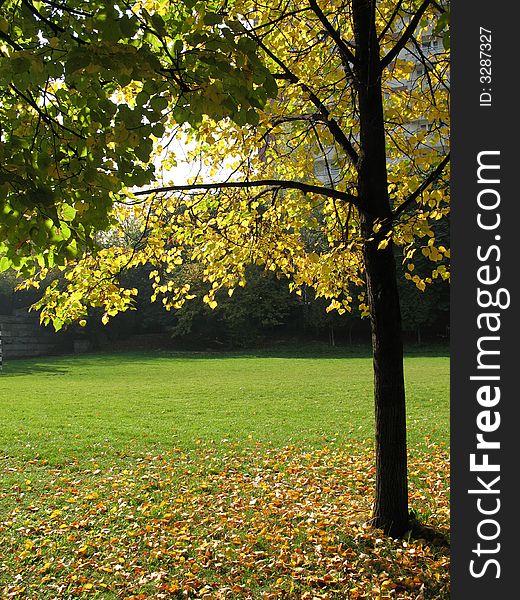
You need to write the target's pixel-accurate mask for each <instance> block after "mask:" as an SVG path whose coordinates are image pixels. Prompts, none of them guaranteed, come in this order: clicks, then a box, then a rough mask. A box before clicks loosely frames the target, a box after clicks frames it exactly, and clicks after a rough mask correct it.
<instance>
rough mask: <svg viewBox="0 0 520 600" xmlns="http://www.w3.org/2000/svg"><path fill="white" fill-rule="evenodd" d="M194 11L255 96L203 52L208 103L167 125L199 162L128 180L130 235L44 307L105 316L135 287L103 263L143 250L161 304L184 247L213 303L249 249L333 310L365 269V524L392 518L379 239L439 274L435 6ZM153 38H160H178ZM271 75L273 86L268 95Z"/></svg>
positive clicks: (288, 5) (395, 322)
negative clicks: (368, 481) (148, 180)
mask: <svg viewBox="0 0 520 600" xmlns="http://www.w3.org/2000/svg"><path fill="white" fill-rule="evenodd" d="M197 10H199V11H200V10H201V5H200V4H197V5H194V7H193V10H192V12H191V13H190V14H191V15H192V16H193V19H194V23H195V24H196V26H197V28H198V31H199V33H200V32H202V33H201V35H205V36H206V38H207V37H211V35H213V36H216V37H217V38H218V39H228V38H229V39H230V40H231V39H232V40H233V44H234V46H233V53H230V54H229V57H230V58H231V57H234V56H235V55H236V56H239V57H240V58H239V59H237V58H235V60H236V61H237V62H236V70H237V72H238V74H239V76H240V77H241V78H242V80H243V81H246V82H248V85H249V86H253V88H254V89H255V90H257V94H256V97H255V98H251V100H250V107H247V103H245V105H244V102H243V101H242V100H241V101H240V103H239V106H238V110H235V111H234V112H233V113H232V114H228V112H227V111H228V109H227V108H226V107H227V106H228V103H229V98H230V95H229V94H227V93H226V89H225V86H224V84H223V83H222V81H221V79H220V71H219V64H218V61H217V63H216V64H215V63H213V64H212V66H211V68H210V69H209V71H208V82H209V83H208V85H207V86H206V87H205V89H204V92H205V98H206V99H210V100H211V106H210V107H209V108H207V109H202V110H199V111H198V112H197V113H196V114H195V115H192V116H190V119H189V126H184V127H182V130H183V133H184V139H185V140H186V144H187V146H188V147H194V148H195V150H194V152H193V154H194V155H196V156H197V157H198V158H199V160H200V161H201V173H204V175H205V177H206V179H204V180H202V179H201V178H200V177H199V178H197V179H195V180H194V181H192V182H190V183H188V184H186V185H171V184H170V183H171V182H170V183H169V182H164V185H154V186H152V187H151V188H148V189H146V190H135V189H134V190H133V191H132V192H131V191H127V192H126V196H125V197H121V199H120V202H118V203H116V205H115V210H114V212H113V219H114V221H115V220H116V219H119V222H120V223H125V222H128V220H134V221H135V222H137V223H139V231H140V234H139V237H138V239H137V240H135V241H134V243H133V244H124V243H120V244H118V245H114V246H112V247H109V248H104V249H103V250H101V251H99V252H97V253H95V254H94V253H87V254H86V255H85V256H84V257H83V258H82V260H80V261H69V262H68V264H67V273H66V277H67V279H68V281H69V284H68V287H67V289H65V290H62V289H58V288H57V287H52V286H51V287H49V288H48V289H47V291H46V294H45V297H44V299H43V300H42V302H41V303H40V304H39V305H38V306H39V308H41V309H42V318H43V320H44V321H48V320H54V322H55V324H57V325H58V326H59V325H61V324H62V323H63V322H65V321H67V320H70V319H83V318H84V317H85V315H86V311H87V307H88V305H97V306H103V307H104V309H105V314H104V316H103V319H104V321H107V320H108V319H109V318H110V316H111V315H112V314H115V313H116V312H117V311H118V310H123V309H126V308H127V307H128V306H129V304H130V301H129V300H124V301H123V300H122V299H124V298H127V299H128V298H131V296H132V295H133V293H134V292H133V290H131V289H126V290H122V291H121V290H120V289H119V287H118V285H117V275H118V273H119V272H120V270H121V269H124V268H130V267H132V266H134V265H139V264H144V263H147V264H150V265H152V266H153V267H154V269H153V270H152V271H151V273H150V276H151V279H152V284H153V286H154V299H155V298H159V297H160V298H161V299H162V302H163V304H164V305H165V307H166V308H170V309H172V308H173V309H176V308H179V307H180V306H182V305H183V303H184V302H185V301H186V300H189V299H191V298H192V297H193V295H194V294H193V290H191V289H190V285H189V284H188V283H185V284H183V285H175V284H172V283H171V281H170V280H169V274H170V273H171V272H172V271H173V270H174V269H175V268H176V267H177V266H178V265H179V264H182V263H192V262H197V263H201V264H202V265H203V269H204V271H203V275H204V277H205V280H206V281H207V282H208V283H209V284H210V285H211V287H210V289H209V291H208V292H207V293H206V294H205V296H204V301H205V302H206V303H207V304H208V305H209V306H210V307H214V306H216V300H215V295H216V294H217V292H218V290H220V289H222V288H227V289H228V290H229V293H230V294H231V293H233V290H234V289H235V288H236V287H237V286H244V285H245V283H246V269H247V267H248V265H249V264H251V263H254V264H257V265H259V266H262V267H263V268H265V269H267V270H272V271H276V272H278V273H280V274H281V275H282V276H286V277H287V278H288V279H290V281H291V283H290V285H291V287H292V289H293V290H294V291H295V292H296V293H301V292H302V289H303V288H304V286H309V287H311V288H313V289H314V290H315V293H316V296H317V297H324V298H326V299H328V300H329V302H330V303H329V309H330V310H337V311H338V312H339V313H344V312H345V311H348V310H350V309H351V307H352V304H353V303H354V300H355V299H354V298H353V296H352V294H353V293H356V292H354V291H353V290H357V289H358V287H359V286H361V285H363V284H365V285H366V294H365V293H362V294H360V297H359V301H360V307H361V310H362V311H363V312H365V313H367V314H368V315H369V316H370V322H371V327H372V344H373V354H374V396H375V413H376V473H377V478H376V490H375V504H374V514H373V523H374V525H376V526H379V527H382V528H383V529H384V530H385V531H386V532H387V533H390V534H392V535H401V534H402V533H404V531H405V530H406V529H407V528H408V527H409V516H408V494H407V466H406V414H405V394H404V379H403V351H402V341H401V329H402V327H401V316H400V307H399V297H398V288H397V278H396V265H395V252H394V248H395V247H396V246H400V247H401V248H402V252H403V256H404V261H405V262H406V268H407V270H408V272H409V274H410V278H411V279H412V281H413V282H414V283H415V284H416V286H417V287H418V288H419V289H424V287H425V286H426V285H427V283H429V282H431V281H432V280H433V279H434V278H438V277H442V278H448V277H449V272H448V265H447V261H448V259H449V251H448V249H447V248H446V247H445V246H444V245H442V244H440V243H438V241H437V239H436V237H435V227H434V226H433V225H434V223H435V222H436V221H437V220H439V219H442V217H444V216H445V215H447V213H448V211H449V196H448V194H447V191H446V185H445V182H444V179H443V177H444V176H445V175H446V174H447V166H448V163H449V154H448V153H447V148H446V147H447V141H446V140H447V132H448V124H447V119H448V117H447V114H448V92H449V90H448V85H447V79H448V59H447V52H446V51H445V50H444V48H443V47H442V45H441V46H435V47H434V42H435V41H436V39H435V37H434V36H432V33H433V31H434V28H435V27H436V22H437V19H438V16H439V14H442V11H443V9H442V7H441V6H440V5H439V4H438V3H437V2H434V1H431V0H424V1H422V2H418V1H417V0H404V1H401V0H400V1H398V2H391V1H385V0H383V1H379V2H376V1H375V0H349V1H348V2H330V3H327V5H326V7H325V5H324V4H323V5H322V4H320V3H318V2H317V1H316V0H309V2H308V3H293V2H291V1H280V2H279V3H277V4H276V5H275V6H274V7H268V6H266V5H263V4H262V3H260V2H253V1H248V0H237V1H236V2H227V3H225V4H224V5H223V6H222V10H220V11H216V12H213V13H211V16H210V18H209V19H208V16H207V15H208V13H206V14H205V15H204V16H203V17H201V16H200V13H199V14H197ZM163 20H164V21H165V22H169V21H168V19H163ZM443 26H444V25H443ZM163 37H164V40H165V44H166V48H169V47H170V46H171V44H172V43H176V42H172V39H173V38H171V37H170V36H168V34H167V33H165V34H164V36H163ZM158 38H160V39H162V38H161V33H160V32H159V35H158ZM206 38H204V39H206ZM212 39H214V38H212ZM235 47H236V48H238V49H241V54H236V50H235ZM183 49H184V46H183ZM264 65H265V66H266V67H268V69H269V70H270V72H271V74H272V77H271V78H270V77H268V76H267V75H266V74H265V67H264ZM211 72H212V73H213V76H212V75H211ZM273 78H275V79H276V81H277V82H278V87H279V89H278V94H277V96H276V99H273V100H271V101H268V98H267V96H268V95H269V94H271V95H273V96H274V95H275V92H276V86H273V85H272V83H273ZM262 82H263V83H262ZM255 86H256V87H255ZM271 86H272V87H271ZM145 93H146V92H145ZM128 102H131V99H128ZM251 107H253V108H256V110H252V108H251ZM183 115H184V116H185V114H184V113H182V114H178V113H169V114H168V117H167V118H166V119H165V120H164V121H163V125H164V126H165V128H166V131H167V132H170V131H173V130H174V128H179V127H180V126H181V122H183V120H182V119H180V118H179V117H180V116H183ZM228 116H231V117H233V118H232V119H231V118H227V117H228ZM168 143H169V139H168V138H166V139H164V140H163V141H161V142H158V143H157V145H156V147H155V153H156V155H157V156H160V157H161V161H162V164H163V165H165V166H166V167H168V165H170V164H173V162H174V160H175V148H174V147H172V145H171V144H170V146H168ZM222 157H225V159H224V160H222ZM317 161H318V162H319V163H320V164H321V166H320V168H317V164H318V162H317ZM219 169H220V170H219ZM219 175H220V178H219ZM116 237H117V236H116ZM418 247H420V248H421V250H422V253H423V254H424V255H425V256H426V257H427V258H428V259H429V260H430V261H432V263H433V264H432V267H433V268H432V271H431V273H429V274H427V275H426V276H422V277H421V276H419V275H418V274H417V273H416V272H414V268H415V266H414V263H413V257H414V253H415V252H416V250H417V248H418ZM44 274H45V270H44V272H43V275H44Z"/></svg>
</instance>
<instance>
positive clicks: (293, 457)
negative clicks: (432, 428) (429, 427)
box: [0, 441, 449, 600]
mask: <svg viewBox="0 0 520 600" xmlns="http://www.w3.org/2000/svg"><path fill="white" fill-rule="evenodd" d="M224 446H225V444H224ZM2 462H3V463H4V464H3V465H2V471H3V473H4V485H2V487H1V488H0V490H1V491H0V505H1V506H2V507H4V508H2V509H1V510H0V547H1V548H2V557H1V558H0V590H1V593H2V597H4V598H38V599H40V598H41V599H43V598H49V599H50V598H56V599H58V598H59V599H63V598H83V597H84V598H87V597H98V598H107V599H109V598H124V599H126V600H131V599H132V600H137V599H146V598H157V599H161V598H166V599H167V598H206V599H211V598H215V599H220V598H244V599H246V598H259V599H270V598H301V599H317V598H320V599H325V598H342V599H346V600H356V599H366V600H383V599H385V600H390V599H394V600H399V599H401V600H405V599H414V600H423V599H424V600H426V599H435V600H440V599H444V598H445V599H447V598H449V548H448V546H447V544H446V542H445V537H443V536H448V527H449V462H448V455H447V453H446V451H445V450H444V449H443V448H442V447H439V446H436V445H434V444H430V445H429V446H426V447H425V446H424V445H422V446H417V447H412V448H411V455H410V478H411V484H410V485H411V489H410V497H411V506H412V507H413V509H414V510H415V511H416V513H417V517H418V519H419V521H421V522H427V523H428V525H429V526H430V527H431V528H432V529H431V530H430V534H429V535H425V536H424V537H423V538H421V537H417V536H411V537H409V539H405V540H393V539H389V538H386V537H384V536H383V535H382V533H381V532H380V531H378V530H373V529H370V528H369V527H368V525H367V521H368V519H369V517H370V508H371V499H372V492H373V485H374V466H373V453H372V449H371V445H370V443H367V442H363V443H350V444H349V443H347V444H337V445H334V444H332V445H330V446H329V447H321V448H314V449H309V448H305V447H304V446H302V445H299V446H287V447H284V448H275V447H272V446H269V445H266V444H262V445H256V446H254V445H253V446H251V447H250V448H244V447H240V446H238V445H236V444H234V443H232V442H229V444H228V447H227V448H225V449H224V450H222V449H216V448H215V447H214V445H212V443H211V442H208V441H201V442H200V444H199V445H198V446H197V447H196V448H195V449H193V450H182V449H176V450H171V451H168V452H165V453H162V454H160V455H154V454H148V455H147V454H139V453H137V452H136V453H129V454H123V455H120V456H118V458H117V460H116V461H114V463H113V464H112V465H111V466H106V465H99V464H97V463H96V462H94V460H92V461H91V462H90V463H85V462H83V461H82V462H81V463H79V462H77V461H76V462H72V463H70V464H63V465H52V464H46V463H45V461H43V460H34V461H31V462H30V464H27V462H25V463H22V462H21V461H19V460H18V461H15V460H13V459H9V458H7V457H4V458H3V459H2ZM432 532H433V535H432Z"/></svg>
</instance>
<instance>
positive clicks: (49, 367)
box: [0, 344, 449, 377]
mask: <svg viewBox="0 0 520 600" xmlns="http://www.w3.org/2000/svg"><path fill="white" fill-rule="evenodd" d="M447 356H449V348H448V346H446V345H441V344H439V345H417V344H414V345H408V346H405V357H407V358H413V357H417V358H419V357H423V358H426V357H432V358H434V357H447ZM371 357H372V351H371V348H370V346H369V345H367V344H352V345H350V346H336V347H331V346H329V345H326V344H301V345H298V346H297V345H294V344H290V345H289V344H288V345H279V346H271V347H265V348H240V349H236V348H235V349H212V348H205V349H185V348H161V349H157V348H155V349H141V348H139V349H128V350H117V351H114V350H108V349H107V350H101V351H94V352H88V353H84V354H66V355H60V356H56V355H54V356H45V357H38V358H34V359H10V360H7V361H4V369H3V372H2V373H0V377H13V376H18V375H31V374H43V375H65V374H66V373H68V372H69V370H70V368H74V366H75V364H77V362H81V363H82V364H83V365H84V366H87V365H89V364H90V365H92V366H95V365H97V364H100V363H102V364H103V365H107V364H110V363H112V364H120V363H122V362H128V363H132V362H141V361H146V362H148V361H153V360H164V359H167V360H173V361H175V360H179V361H185V360H189V361H196V360H212V359H216V360H223V359H234V358H240V359H262V358H265V359H270V358H280V359H291V358H294V359H307V360H308V359H329V360H330V359H338V360H345V359H349V358H371Z"/></svg>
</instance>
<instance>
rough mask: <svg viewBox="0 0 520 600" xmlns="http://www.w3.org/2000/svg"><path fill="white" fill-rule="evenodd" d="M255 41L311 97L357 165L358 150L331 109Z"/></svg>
mask: <svg viewBox="0 0 520 600" xmlns="http://www.w3.org/2000/svg"><path fill="white" fill-rule="evenodd" d="M252 37H253V39H254V41H255V42H256V43H257V44H258V46H259V47H260V48H262V50H263V51H264V52H265V53H266V54H267V56H269V58H271V59H272V60H273V61H274V62H275V63H276V64H277V65H278V66H279V67H280V68H281V69H282V70H283V72H284V75H285V78H286V79H287V80H288V81H290V82H291V83H293V84H295V85H299V86H300V87H301V88H302V90H303V91H304V92H305V93H306V94H307V95H308V96H309V100H310V101H311V102H312V103H313V104H314V106H315V107H316V108H317V109H318V111H319V113H320V114H321V116H322V117H323V118H324V123H325V125H326V126H327V128H328V130H329V131H330V132H331V134H332V136H333V137H334V139H335V140H336V141H337V142H338V144H339V145H340V146H341V147H342V148H343V150H344V151H345V152H346V154H347V156H348V157H349V158H350V160H351V161H352V163H353V164H354V165H357V162H358V153H357V152H356V149H355V148H354V146H353V145H352V144H351V142H350V140H349V139H348V137H347V136H346V135H345V133H344V131H343V130H342V129H341V127H340V125H339V123H338V122H337V121H336V120H335V119H334V118H333V117H331V116H330V111H329V109H328V108H327V107H326V106H325V104H323V102H322V101H321V100H320V99H319V98H318V96H316V94H315V93H314V92H313V91H312V90H311V89H310V88H309V86H308V85H307V84H306V83H304V82H303V81H300V79H299V78H298V77H297V76H296V75H295V74H294V73H293V72H292V71H291V70H290V69H289V67H288V66H287V65H286V64H285V63H284V62H283V61H282V60H280V59H279V58H278V57H277V56H276V54H274V53H273V52H272V51H271V50H270V49H269V48H268V47H267V46H266V45H265V44H264V43H263V42H262V40H260V39H259V38H258V36H256V35H253V36H252Z"/></svg>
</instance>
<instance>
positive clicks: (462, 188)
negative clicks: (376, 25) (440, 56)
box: [451, 0, 520, 600]
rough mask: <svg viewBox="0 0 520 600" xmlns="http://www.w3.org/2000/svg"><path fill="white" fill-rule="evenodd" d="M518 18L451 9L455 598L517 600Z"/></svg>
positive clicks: (512, 9) (491, 9)
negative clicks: (513, 599) (515, 284)
mask: <svg viewBox="0 0 520 600" xmlns="http://www.w3.org/2000/svg"><path fill="white" fill-rule="evenodd" d="M519 12H520V8H519V4H518V3H517V2H496V3H495V2H489V1H487V2H483V1H482V0H471V1H469V2H463V1H462V0H454V1H453V2H452V5H451V39H452V43H451V49H452V114H451V116H452V130H451V131H452V136H451V140H452V143H451V145H452V229H451V243H452V301H451V303H452V328H451V329H452V336H451V339H452V347H451V355H452V359H451V373H452V375H451V377H452V381H451V452H452V517H451V518H452V599H453V600H468V599H471V600H480V599H486V600H489V599H490V598H496V599H497V600H498V599H502V598H520V592H519V591H518V590H519V586H518V576H519V574H520V566H519V565H517V563H518V561H519V560H520V559H519V558H518V557H519V556H520V553H519V550H518V549H519V541H520V539H519V538H520V526H519V523H520V492H519V491H518V487H519V486H518V483H519V482H520V469H519V467H518V460H517V459H518V456H519V445H520V419H519V417H518V405H519V404H520V392H519V380H520V351H519V350H518V348H519V347H520V340H519V334H520V327H519V326H518V324H519V318H518V297H517V294H516V293H515V291H514V288H513V285H514V280H515V276H517V274H518V272H519V271H520V269H519V264H520V258H519V252H518V250H517V248H518V247H519V245H520V210H519V205H520V185H519V180H520V162H519V161H518V157H520V140H519V136H518V134H519V131H520V125H519V121H520V115H519V110H518V107H519V104H520V102H519V100H518V94H517V92H516V90H517V87H518V86H517V79H518V69H517V67H516V60H515V48H516V43H517V40H518V39H520V31H519V29H518V15H519ZM516 287H518V286H516Z"/></svg>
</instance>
